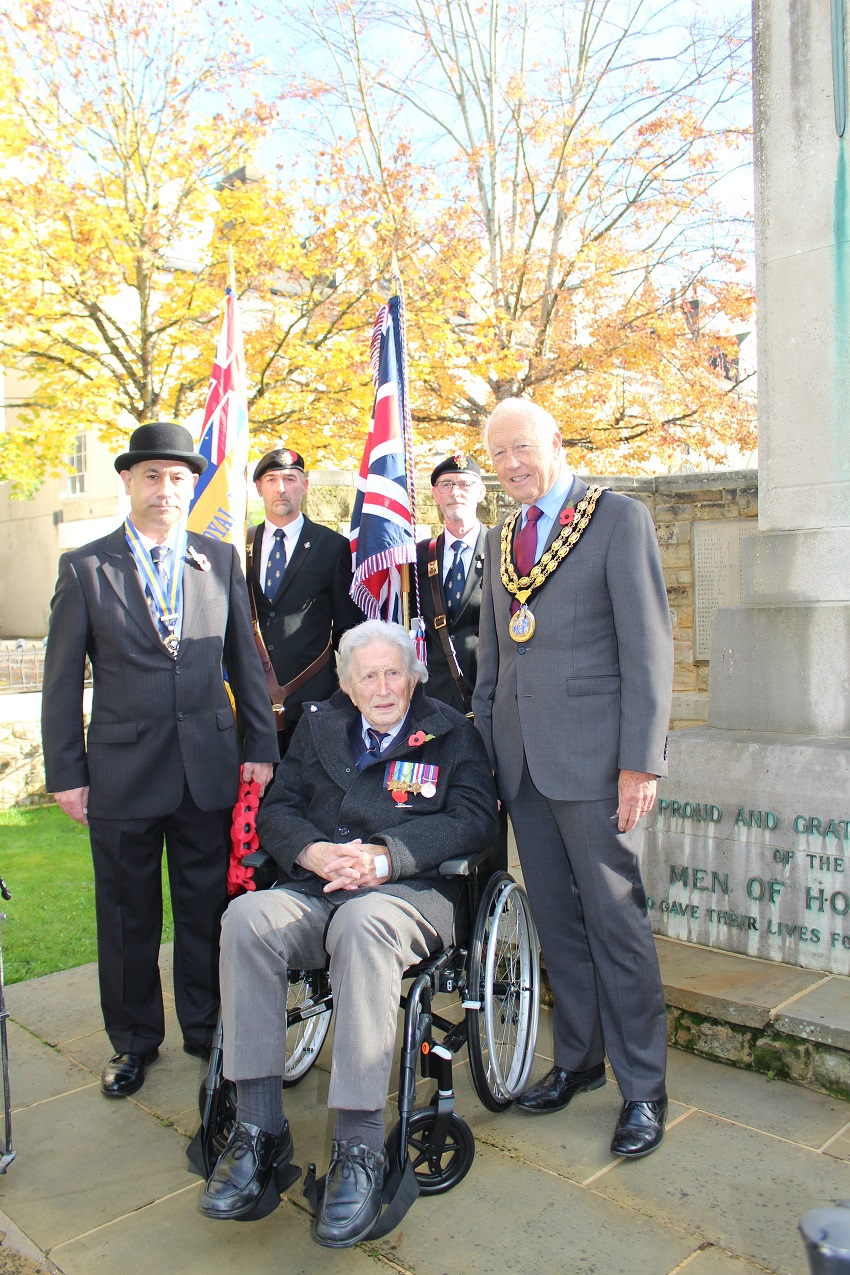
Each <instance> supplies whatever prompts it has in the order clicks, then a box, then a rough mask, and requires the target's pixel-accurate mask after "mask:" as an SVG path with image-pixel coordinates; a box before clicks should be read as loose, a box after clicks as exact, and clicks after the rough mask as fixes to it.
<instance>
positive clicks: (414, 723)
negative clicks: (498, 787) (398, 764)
mask: <svg viewBox="0 0 850 1275" xmlns="http://www.w3.org/2000/svg"><path fill="white" fill-rule="evenodd" d="M359 718H360V713H359V711H358V710H357V709H356V708H355V707H354V705H353V704H352V702H351V700H350V699H349V698H348V696H347V695H346V694H345V693H344V692H343V691H337V693H336V694H335V695H334V696H333V697H332V698H331V699H330V700H326V701H324V702H323V703H319V704H308V705H306V706H305V713H304V717H303V718H302V720H301V721H300V723H299V724H298V727H297V729H296V731H295V734H294V735H293V737H292V742H291V744H290V746H289V751H288V752H287V754H286V757H285V758H284V759H283V761H282V762H281V764H280V766H279V767H278V770H277V774H276V776H275V781H274V784H273V786H272V788H271V789H270V790H269V792H268V793H267V795H266V797H265V800H264V801H263V804H262V806H261V807H260V812H259V815H258V817H257V831H258V833H259V836H260V841H261V842H262V845H263V849H264V850H267V851H268V853H269V854H271V855H272V856H273V857H274V858H275V859H276V860H277V862H278V864H280V866H281V867H282V868H283V869H284V871H285V872H286V873H287V875H288V877H289V880H288V881H287V883H286V885H287V888H288V889H293V890H298V891H299V892H301V893H305V894H312V895H320V894H322V892H323V889H324V886H325V884H326V883H325V882H324V881H323V880H322V879H321V877H318V876H316V875H315V873H312V872H308V871H307V870H306V869H305V868H301V867H299V866H298V865H297V864H296V863H295V860H296V858H297V857H298V855H299V854H300V853H301V851H302V850H303V849H304V848H305V846H308V845H310V844H311V843H312V842H314V841H339V842H344V841H352V840H354V839H355V838H357V837H360V838H362V840H363V841H366V842H370V843H372V844H374V845H379V846H383V847H386V853H387V857H388V858H389V860H390V868H391V873H390V879H389V881H387V882H386V883H385V884H383V885H380V886H378V887H376V889H377V890H378V891H379V892H380V893H383V894H392V895H395V896H397V897H399V898H403V899H406V900H407V901H408V902H409V903H411V904H412V905H413V906H414V907H415V908H417V909H418V911H419V912H421V914H422V915H423V916H424V917H425V919H426V920H427V921H428V922H430V924H431V925H432V926H433V927H434V929H435V930H436V931H437V932H438V933H439V934H440V936H441V938H442V939H443V942H444V943H447V942H450V941H451V938H452V929H453V915H454V906H453V901H454V898H455V896H456V895H457V891H458V883H457V882H456V881H451V880H448V879H446V878H443V877H440V875H439V871H438V869H439V865H440V864H441V863H442V862H443V861H444V860H445V859H451V858H453V857H454V856H456V855H459V854H472V853H474V852H476V851H478V850H485V849H486V848H487V847H488V846H490V845H492V842H493V838H494V836H495V833H496V793H495V788H494V785H493V778H492V775H491V773H490V765H489V762H488V760H487V754H486V752H485V750H484V745H483V744H482V742H481V739H480V737H479V736H478V735H477V733H476V731H475V727H474V726H473V725H472V723H471V722H469V721H468V720H467V719H466V718H465V717H464V716H463V715H462V714H461V713H458V712H456V711H455V709H453V708H449V707H448V705H445V704H440V703H438V702H437V701H436V700H432V699H429V698H428V696H427V695H426V694H425V693H424V691H423V689H422V687H421V686H417V688H416V690H415V691H414V694H413V699H412V701H411V706H410V715H409V719H408V723H407V724H406V726H405V729H404V731H403V732H402V733H401V734H400V735H397V736H396V738H395V740H394V741H393V744H392V746H391V747H390V748H389V749H388V750H387V752H386V753H384V754H383V756H381V757H380V758H379V759H377V760H376V761H374V762H372V763H371V764H370V765H368V766H367V767H366V768H365V769H364V770H361V771H358V769H357V767H356V765H355V762H354V758H353V755H352V744H351V732H352V731H353V730H355V729H356V724H357V722H358V721H359ZM417 731H422V732H423V733H424V734H425V735H431V736H433V738H432V739H429V740H426V741H425V742H424V743H422V744H418V745H411V744H410V740H411V738H413V736H414V735H415V734H416V732H417ZM396 759H401V760H404V761H411V762H425V763H427V764H431V765H435V766H437V767H438V775H437V782H436V789H437V791H436V793H435V795H434V796H433V797H423V796H421V795H418V794H411V795H410V796H409V797H408V800H407V801H406V802H405V803H404V804H399V803H398V802H396V801H394V800H393V798H392V795H391V793H390V792H389V791H388V789H387V787H386V776H387V768H388V765H389V763H390V762H392V761H394V760H396ZM329 897H330V898H331V899H332V900H333V902H334V903H339V904H341V905H344V904H345V902H346V901H347V900H348V899H350V898H352V897H353V895H352V893H350V892H349V891H346V890H338V891H336V892H335V893H334V894H333V895H331V896H329Z"/></svg>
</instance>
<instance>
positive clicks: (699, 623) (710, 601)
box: [693, 521, 758, 660]
mask: <svg viewBox="0 0 850 1275" xmlns="http://www.w3.org/2000/svg"><path fill="white" fill-rule="evenodd" d="M757 529H758V528H757V526H756V524H755V522H754V521H753V522H697V523H694V532H693V534H694V604H695V605H694V658H695V659H697V660H707V659H709V657H710V654H711V627H712V623H713V620H714V613H715V611H717V610H719V608H720V607H734V606H738V605H739V604H740V601H741V537H742V536H748V535H752V533H753V532H754V531H756V530H757Z"/></svg>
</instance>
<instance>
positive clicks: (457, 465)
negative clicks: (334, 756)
mask: <svg viewBox="0 0 850 1275" xmlns="http://www.w3.org/2000/svg"><path fill="white" fill-rule="evenodd" d="M443 474H475V475H477V477H479V478H480V477H481V468H480V466H479V465H477V464H476V463H475V461H474V460H473V459H472V457H471V456H467V454H466V452H455V454H454V456H447V457H446V459H445V460H441V461H440V463H439V465H437V467H436V468H435V469H434V470H433V471H432V473H431V486H432V487H435V486H436V485H437V480H438V479H439V478H442V476H443Z"/></svg>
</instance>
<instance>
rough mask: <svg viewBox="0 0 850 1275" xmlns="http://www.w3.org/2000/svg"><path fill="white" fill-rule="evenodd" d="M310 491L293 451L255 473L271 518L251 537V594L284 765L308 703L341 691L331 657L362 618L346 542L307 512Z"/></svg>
mask: <svg viewBox="0 0 850 1275" xmlns="http://www.w3.org/2000/svg"><path fill="white" fill-rule="evenodd" d="M309 483H310V480H309V478H308V476H307V473H306V471H305V466H304V457H303V456H301V455H300V454H299V453H298V452H296V451H292V450H291V449H290V448H287V447H278V448H275V449H274V451H271V452H267V453H266V455H265V456H263V457H262V459H261V460H260V461H258V463H257V465H256V468H255V469H254V484H255V486H256V488H257V491H258V493H259V495H260V496H261V498H262V501H263V507H264V510H265V518H264V521H263V522H261V523H260V524H259V525H258V526H257V527H256V529H253V534H251V532H249V546H248V551H249V564H248V569H247V577H248V589H249V592H250V595H251V607H252V611H253V614H254V616H255V619H256V624H257V629H258V631H259V634H260V636H261V638H262V642H263V644H264V647H265V652H266V653H267V654H265V656H264V659H263V663H264V665H265V668H266V679H267V682H268V687H269V694H270V695H271V698H272V705H273V707H274V709H275V715H276V717H277V727H278V739H279V743H280V755H281V757H283V755H284V754H285V752H286V750H287V748H288V747H289V741H290V739H291V738H292V732H293V731H294V730H295V727H296V726H297V724H298V722H299V720H300V718H301V715H302V712H303V705H304V703H305V701H307V700H311V701H312V700H325V699H328V697H329V696H331V695H333V693H334V691H335V690H336V689H337V687H338V683H337V677H336V661H335V660H334V655H333V652H334V650H335V649H336V647H338V646H339V639H340V638H341V637H342V635H343V633H344V632H345V631H346V629H350V628H351V627H352V626H353V625H355V624H359V623H360V622H361V621H362V620H363V618H364V617H363V613H362V611H361V610H360V608H359V607H358V606H357V605H356V603H355V602H353V601H352V599H351V596H350V595H349V589H350V587H351V546H350V545H349V543H348V540H347V539H346V538H345V536H342V535H340V534H339V532H336V531H331V530H330V528H329V527H323V526H322V525H321V524H320V523H317V522H313V521H311V519H309V518H307V517H305V516H304V514H303V513H302V512H301V501H302V499H303V497H304V493H305V492H306V491H307V488H308V486H309ZM263 655H264V653H263V652H262V651H261V657H263Z"/></svg>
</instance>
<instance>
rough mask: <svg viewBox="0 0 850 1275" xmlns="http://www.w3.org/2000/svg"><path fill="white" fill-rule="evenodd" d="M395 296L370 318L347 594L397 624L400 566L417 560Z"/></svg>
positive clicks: (370, 612) (369, 612)
mask: <svg viewBox="0 0 850 1275" xmlns="http://www.w3.org/2000/svg"><path fill="white" fill-rule="evenodd" d="M401 330H402V329H401V313H400V300H399V298H398V297H397V296H395V297H391V298H390V300H389V302H388V304H387V305H383V306H381V308H380V310H379V311H378V317H377V319H376V320H375V328H374V331H373V333H372V344H371V349H370V365H371V368H372V379H373V380H374V382H375V406H374V409H373V412H372V420H371V423H370V425H369V433H368V435H367V436H366V446H365V448H364V451H363V460H362V461H361V463H360V473H359V475H358V478H357V496H356V498H355V501H354V511H353V513H352V515H351V530H350V531H349V539H350V540H351V561H352V569H353V572H354V578H353V580H352V582H351V596H352V598H353V599H354V601H355V602H356V603H357V605H358V606H359V607H360V609H361V610H362V611H364V612H365V614H366V615H367V617H368V618H369V619H370V620H394V621H396V622H397V623H402V622H403V621H402V605H401V576H400V572H399V568H400V567H401V566H402V564H404V563H406V562H414V563H415V561H416V541H415V539H414V535H413V517H412V515H411V502H410V495H409V493H408V485H407V465H406V462H405V451H406V449H405V434H404V430H405V426H404V420H405V403H404V381H403V376H402V368H403V362H402V347H401Z"/></svg>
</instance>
